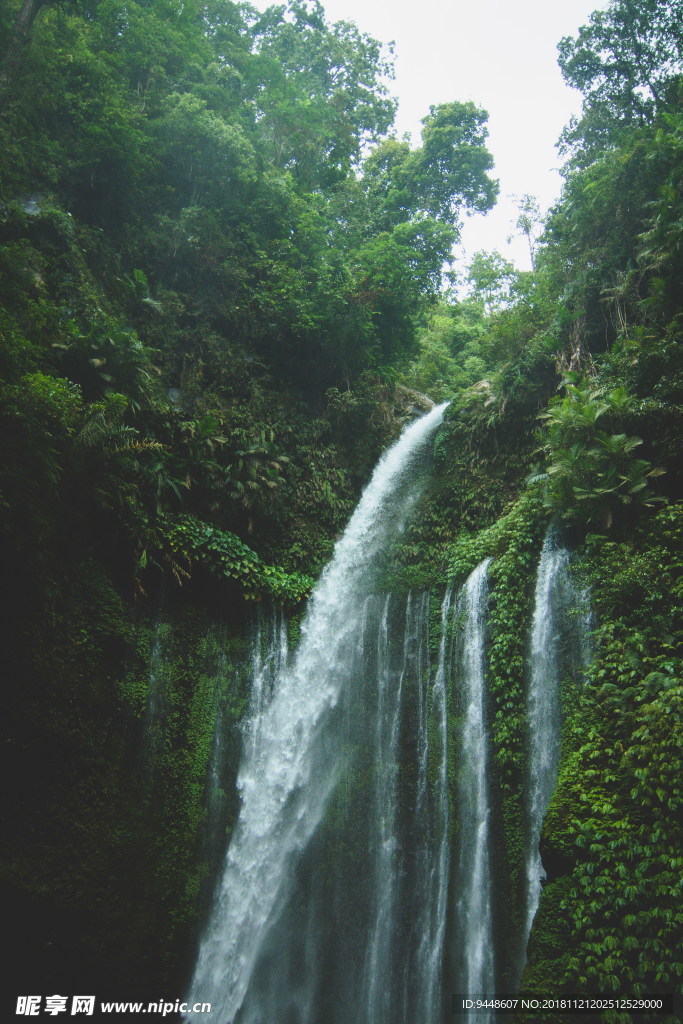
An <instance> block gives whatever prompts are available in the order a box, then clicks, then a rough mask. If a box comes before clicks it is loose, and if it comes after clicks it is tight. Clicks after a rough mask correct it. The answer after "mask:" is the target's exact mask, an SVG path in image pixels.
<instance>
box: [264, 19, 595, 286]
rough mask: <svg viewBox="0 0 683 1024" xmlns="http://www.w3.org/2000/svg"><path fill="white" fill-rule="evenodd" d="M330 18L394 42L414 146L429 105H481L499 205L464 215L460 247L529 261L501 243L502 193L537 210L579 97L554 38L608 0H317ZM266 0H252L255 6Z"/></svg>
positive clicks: (556, 182) (522, 250)
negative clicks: (565, 76) (532, 202)
mask: <svg viewBox="0 0 683 1024" xmlns="http://www.w3.org/2000/svg"><path fill="white" fill-rule="evenodd" d="M322 3H323V6H324V8H325V10H326V12H327V17H328V20H329V21H332V22H334V21H340V20H346V21H355V22H356V24H357V25H358V26H359V28H360V29H361V30H362V31H363V32H367V33H369V34H370V35H372V36H374V37H375V38H376V39H379V40H380V41H382V42H386V43H388V42H391V41H393V42H394V43H395V51H396V79H395V81H394V82H393V83H392V92H393V93H394V95H395V96H397V97H398V100H399V110H398V117H397V123H396V126H397V129H398V133H399V135H400V134H402V133H403V132H409V133H410V134H411V135H412V137H413V141H414V143H415V144H417V143H418V142H419V138H420V134H419V133H420V120H421V119H422V118H423V117H424V116H425V115H426V114H427V113H428V111H429V107H430V105H431V104H437V103H448V102H450V101H452V100H460V101H464V100H473V101H474V102H475V103H476V104H477V105H478V106H481V107H484V108H485V109H486V110H488V113H489V130H490V136H489V148H490V150H491V152H492V153H493V156H494V159H495V162H496V166H495V171H494V174H495V176H496V177H498V178H499V179H500V199H499V203H498V207H497V208H496V209H495V210H494V211H492V212H491V213H489V214H487V215H486V216H485V217H484V216H480V215H477V216H475V217H472V218H468V219H467V221H466V223H465V230H464V232H463V241H464V244H465V250H466V253H467V254H469V255H471V254H472V253H474V252H476V251H477V250H478V249H497V250H498V251H499V252H501V253H503V255H504V256H506V257H507V258H508V259H512V260H514V261H515V262H516V263H517V264H518V265H519V266H520V267H527V266H528V250H527V246H526V241H525V240H524V239H521V238H518V239H516V240H515V241H513V242H512V243H511V244H508V242H507V238H508V236H509V235H510V234H511V233H512V232H513V231H514V222H515V220H516V216H517V215H516V210H515V207H514V203H513V201H512V200H511V199H509V198H508V197H509V196H515V195H516V196H521V195H523V194H524V193H530V194H532V195H534V196H536V197H537V199H538V200H539V203H540V205H541V207H542V209H544V210H545V209H547V208H548V207H549V206H550V205H551V203H552V202H553V200H554V199H556V198H557V196H558V195H559V191H560V186H561V178H560V176H559V174H558V172H557V168H558V165H559V163H560V157H559V156H558V154H557V151H556V150H555V143H556V141H557V139H558V137H559V135H560V132H561V131H562V128H563V127H564V125H565V124H566V123H567V121H568V120H569V118H570V116H571V114H572V113H578V112H579V110H580V107H581V97H580V95H579V94H578V93H577V92H575V91H574V90H572V89H569V88H567V86H566V85H565V84H564V82H563V80H562V75H561V74H560V69H559V68H558V66H557V43H558V42H559V40H560V39H561V38H562V36H565V35H574V34H575V33H576V30H577V29H578V28H579V26H580V25H583V24H585V23H586V21H587V20H588V16H589V14H590V13H591V11H593V10H595V9H596V8H598V7H604V6H606V0H555V2H553V0H411V2H410V3H408V2H407V0H398V2H391V0H322ZM268 5H269V4H268V2H267V0H255V6H257V7H258V8H260V9H263V8H265V7H267V6H268Z"/></svg>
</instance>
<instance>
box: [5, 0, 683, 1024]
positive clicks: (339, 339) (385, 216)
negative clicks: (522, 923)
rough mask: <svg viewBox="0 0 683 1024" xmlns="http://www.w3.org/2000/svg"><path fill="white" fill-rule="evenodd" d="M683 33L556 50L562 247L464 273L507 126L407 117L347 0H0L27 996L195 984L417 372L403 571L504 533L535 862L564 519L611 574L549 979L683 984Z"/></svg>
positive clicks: (429, 568)
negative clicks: (270, 718)
mask: <svg viewBox="0 0 683 1024" xmlns="http://www.w3.org/2000/svg"><path fill="white" fill-rule="evenodd" d="M682 44H683V4H682V3H681V0H669V2H664V0H641V2H640V3H638V4H636V3H634V2H633V0H610V3H609V4H608V5H607V7H606V8H605V10H604V11H601V12H596V13H595V14H593V15H592V16H591V19H590V21H589V23H588V24H587V25H586V26H584V27H583V28H582V29H581V30H580V32H579V33H578V34H577V36H576V37H573V38H566V39H563V40H562V41H561V42H560V44H559V62H560V67H561V69H562V72H563V75H564V76H565V79H566V81H567V82H568V83H569V84H570V85H571V86H573V87H574V88H576V89H578V90H580V91H581V93H582V95H583V98H584V100H583V113H582V115H581V116H580V117H579V118H577V119H576V120H575V121H574V122H573V123H572V124H570V125H569V126H568V127H567V128H566V130H565V132H564V134H563V138H562V140H561V152H562V153H563V156H564V160H565V165H564V188H563V193H562V196H561V198H560V200H559V201H558V202H557V204H556V205H555V207H554V208H553V209H552V210H551V212H550V215H549V216H548V218H547V219H546V221H545V222H544V223H541V222H540V218H539V217H538V216H537V210H536V207H535V204H534V201H533V199H532V198H531V197H526V198H525V200H524V202H523V203H522V206H521V208H520V219H519V224H518V227H519V230H520V231H522V232H524V233H525V234H526V235H527V237H528V239H529V244H530V246H531V251H532V255H533V267H534V269H533V270H532V271H528V272H520V271H517V270H516V269H515V268H514V267H513V266H512V265H510V264H509V263H507V261H506V260H504V259H503V257H501V256H500V254H498V253H485V252H482V253H479V254H477V256H476V257H475V258H474V259H473V261H472V262H471V264H470V266H469V267H468V268H466V269H464V270H463V269H462V268H459V276H458V277H457V279H456V275H455V272H454V271H453V267H452V265H451V263H450V257H451V253H452V250H453V246H454V243H455V242H456V240H457V239H458V235H459V228H460V224H461V219H462V217H463V216H464V215H465V214H466V212H467V211H486V210H488V209H490V208H491V207H492V206H493V204H494V203H495V200H496V196H497V191H498V185H497V183H496V181H495V180H494V179H493V178H492V177H491V175H490V171H491V169H492V165H493V161H492V158H491V156H490V154H489V152H488V150H487V148H486V138H487V129H486V116H487V115H486V113H485V111H483V110H481V109H478V108H477V107H476V106H474V105H473V104H472V103H461V102H458V101H457V100H454V101H453V102H451V103H448V104H443V105H440V106H435V107H432V108H431V109H430V110H429V111H425V118H424V120H423V127H422V134H421V139H420V140H419V142H418V141H416V140H413V141H408V140H405V139H399V138H397V137H396V134H395V133H394V132H393V131H392V124H393V117H394V113H395V103H394V101H393V99H392V97H391V68H392V53H391V49H390V48H389V47H386V46H384V45H382V44H380V43H379V42H377V41H376V40H374V39H371V38H369V37H368V36H366V35H364V34H363V33H361V32H360V31H359V30H358V28H357V27H356V26H355V25H353V24H350V23H344V22H340V23H337V24H331V23H330V22H329V21H328V20H327V18H326V16H325V12H324V10H323V7H322V6H321V4H320V3H318V2H317V0H289V2H288V3H286V4H284V3H283V4H281V5H276V6H272V7H270V8H269V9H268V10H266V11H265V12H263V13H261V12H258V11H257V10H256V9H254V8H252V7H251V6H250V5H249V4H247V3H232V2H230V0H211V2H209V3H203V2H200V0H188V2H183V3H180V2H177V0H127V2H126V3H125V4H121V3H119V2H114V0H8V2H7V3H5V4H4V5H3V6H2V8H1V9H0V132H1V137H2V146H1V147H0V189H1V190H0V303H1V305H0V338H1V347H0V423H1V425H2V444H1V446H0V464H1V467H2V468H1V473H0V549H1V553H0V558H1V562H2V566H3V579H4V593H5V595H6V602H5V611H4V615H3V632H4V639H3V650H4V666H5V680H6V685H5V694H4V698H3V725H2V732H3V741H4V742H3V778H4V779H5V780H6V787H5V788H6V795H5V801H4V811H3V816H4V823H3V830H2V840H1V843H2V858H1V862H2V865H3V872H2V880H1V885H2V892H3V897H4V901H5V905H6V907H7V908H8V914H9V916H10V918H11V920H12V921H13V922H14V925H13V931H14V930H15V929H16V930H15V934H14V936H13V939H14V954H15V957H14V959H15V961H16V962H15V963H14V965H13V970H14V977H15V978H16V979H17V983H19V982H21V984H19V989H20V990H22V991H23V990H24V989H25V990H26V991H28V990H33V989H34V988H36V986H37V987H38V988H42V989H44V990H45V991H47V990H48V989H50V990H51V991H61V990H62V989H64V988H65V987H67V988H69V987H71V988H72V989H73V990H74V991H76V990H78V989H79V986H80V985H83V986H85V990H86V991H90V990H94V989H96V988H98V987H99V990H100V992H101V993H102V994H104V995H105V996H106V995H107V994H109V993H111V994H112V996H113V998H126V997H127V996H132V995H133V993H137V992H140V993H144V994H145V996H149V998H156V997H158V994H159V988H160V986H165V988H166V990H167V991H170V990H173V991H174V992H179V991H180V989H181V987H182V985H181V982H182V984H184V983H185V982H184V978H185V976H186V972H187V966H188V957H189V956H190V955H191V954H190V952H189V951H190V949H191V945H192V938H193V935H194V933H195V931H196V928H197V927H198V925H197V921H198V919H199V915H201V913H202V908H203V906H204V903H205V900H206V884H207V883H206V879H207V877H208V874H209V872H210V870H211V856H210V855H208V854H207V853H206V849H205V848H204V846H203V845H202V844H203V842H204V840H203V839H202V836H203V835H204V834H205V828H206V818H207V811H206V808H205V806H204V803H203V779H204V778H205V776H206V771H207V765H208V763H209V759H210V756H211V751H210V749H209V748H210V741H209V739H208V738H207V737H209V736H210V731H211V727H212V723H213V721H214V719H215V716H216V714H217V709H220V714H221V715H222V716H223V719H222V720H223V721H224V722H225V723H226V735H227V736H228V737H229V743H228V746H230V749H231V750H232V751H233V760H235V759H236V757H237V754H236V753H235V752H236V751H237V749H238V747H239V734H238V722H239V718H240V715H241V713H242V711H243V709H244V703H245V699H246V691H245V687H246V680H245V678H244V658H245V647H246V641H245V636H246V634H247V632H248V629H247V624H248V622H249V607H250V606H249V604H248V603H247V602H253V601H254V600H261V599H271V598H272V599H274V600H276V601H277V602H280V603H283V604H284V605H285V606H286V607H288V608H289V609H290V611H293V613H294V620H293V621H294V622H295V620H296V615H297V614H298V612H297V609H299V608H300V607H301V602H302V599H303V598H305V595H306V594H307V592H308V591H309V590H310V587H311V585H312V581H313V579H314V578H315V576H316V575H317V573H318V572H319V570H320V568H321V567H322V565H323V564H324V563H325V561H326V560H327V558H328V557H329V554H330V551H331V549H332V545H333V542H334V539H335V537H336V536H338V534H339V532H340V531H341V529H342V528H343V526H344V524H345V522H346V520H347V519H348V516H349V514H350V512H351V511H352V509H353V507H354V504H355V501H356V499H357V497H358V494H359V493H360V489H361V488H362V486H363V484H364V483H365V482H366V481H367V479H368V476H369V473H370V471H371V469H372V466H373V465H374V463H375V461H376V458H377V456H378V454H379V452H380V451H381V450H382V448H383V447H384V446H385V445H386V444H387V443H388V442H389V441H390V440H391V439H392V438H393V437H395V436H396V434H397V432H398V431H399V429H400V427H401V425H402V424H403V423H404V422H405V421H406V420H407V419H408V418H410V417H411V416H413V415H415V414H416V412H417V411H419V410H421V409H424V408H428V407H429V404H430V403H429V401H428V399H426V398H425V396H428V397H429V399H432V400H433V401H443V400H449V401H450V403H451V404H450V406H449V408H448V410H447V413H446V418H445V422H444V425H443V427H442V428H441V430H440V431H439V433H438V435H437V437H436V440H435V445H434V479H433V483H432V486H431V488H430V490H429V493H428V494H427V495H426V497H425V499H424V500H423V501H422V503H421V505H420V507H419V510H418V513H417V515H416V516H415V518H414V521H413V522H412V525H411V526H410V527H409V528H408V530H407V532H406V534H405V536H404V539H403V542H402V544H401V546H400V548H399V549H398V550H396V551H394V552H392V558H391V560H390V563H389V564H387V567H386V574H387V582H388V584H390V585H392V586H395V587H404V586H409V585H410V586H431V587H434V588H438V587H441V588H443V586H444V585H445V583H446V581H447V580H459V579H461V578H464V576H465V575H466V573H467V572H468V571H469V570H470V569H471V568H472V567H473V566H474V564H476V562H477V561H478V560H479V559H480V558H482V557H484V556H486V555H489V554H491V555H494V556H496V559H497V561H496V563H494V568H493V571H492V577H493V591H492V601H493V616H494V626H493V642H492V654H491V664H490V666H489V671H490V675H491V679H492V688H493V693H494V698H495V707H494V711H493V714H494V730H493V733H494V739H493V743H494V747H495V751H494V753H495V764H496V772H497V773H498V774H497V778H498V782H499V789H500V793H501V797H500V799H501V820H502V821H503V823H504V828H503V831H502V832H501V835H500V836H499V843H500V847H501V850H502V853H501V858H502V861H505V860H506V858H507V862H509V863H510V864H513V862H514V850H515V846H516V844H517V843H518V833H519V829H520V827H521V825H520V815H521V810H520V806H519V785H520V778H521V773H522V772H523V770H524V760H525V752H524V738H523V735H522V729H521V724H520V714H521V711H520V699H521V698H520V694H521V691H522V688H523V686H524V644H525V642H526V641H525V636H526V629H527V625H526V624H527V623H528V612H529V605H530V601H531V595H532V590H533V569H534V564H535V559H536V558H537V556H538V550H539V546H540V543H541V540H542V536H543V532H544V530H545V527H546V524H547V523H548V522H549V521H550V520H551V519H552V518H553V517H556V518H559V519H560V520H561V521H562V523H563V524H564V528H565V530H566V534H567V536H568V537H569V539H570V541H571V543H572V545H573V546H574V547H575V548H576V558H575V565H576V567H577V568H576V572H577V575H579V576H580V578H581V582H582V585H584V586H585V587H587V588H589V589H590V593H591V595H592V602H593V608H594V636H593V642H592V651H593V654H592V661H591V665H590V668H589V671H588V674H587V679H586V680H585V682H584V683H583V684H582V685H579V684H578V683H577V682H576V681H575V680H574V681H571V682H570V683H568V685H567V688H566V693H565V709H564V710H565V726H564V743H563V758H562V766H561V775H560V784H559V787H558V791H557V793H556V796H555V799H554V801H553V803H552V805H551V808H550V812H549V815H548V820H547V823H546V828H545V832H544V837H543V849H544V862H545V864H546V866H547V870H548V879H547V883H546V886H545V889H544V894H543V899H542V902H541V906H540V910H539V915H538V919H537V923H536V925H535V927H534V931H533V933H532V937H531V943H530V948H529V959H528V962H527V966H526V972H525V975H524V983H525V984H528V985H529V987H532V988H535V989H536V990H539V989H541V988H542V987H543V986H547V987H549V990H550V991H551V992H552V993H553V994H557V993H558V991H567V992H573V991H577V992H578V991H580V992H584V991H595V992H602V993H604V992H606V991H618V992H621V993H634V994H638V993H641V992H643V993H644V992H659V991H662V992H671V991H680V989H681V984H682V983H683V964H682V963H681V959H682V958H681V952H680V950H681V948H682V943H681V940H682V939H683V928H682V927H681V925H682V923H683V915H682V911H681V907H682V906H683V898H682V897H683V891H682V890H683V870H682V869H683V857H682V855H681V850H683V835H682V829H683V806H682V796H683V795H682V783H681V758H680V754H681V736H683V685H682V683H681V675H680V673H681V655H680V651H681V648H682V644H681V641H682V639H683V637H682V626H681V618H680V615H681V612H680V607H681V596H682V592H681V575H680V570H681V565H682V561H683V553H682V540H683V538H682V536H681V531H682V529H683V514H682V512H681V509H682V505H681V501H682V498H683V495H682V493H681V489H682V488H681V484H682V480H681V435H680V421H681V388H682V384H683V365H682V360H681V351H682V347H683V346H682V344H681V342H682V334H683V313H682V310H681V281H682V280H683V180H682V176H683V159H682V158H683V77H682V71H683V64H682V59H683V54H682ZM456 283H457V287H455V286H456ZM293 628H295V627H294V626H293ZM162 641H163V649H164V651H165V654H164V657H163V659H161V662H162V663H163V664H161V667H160V661H159V649H160V648H159V644H160V643H161V642H162ZM155 659H156V660H155ZM162 676H163V678H164V679H165V680H166V683H165V690H164V692H165V697H164V702H165V703H164V709H163V713H162V712H160V713H159V715H157V718H156V719H155V723H156V724H155V725H154V728H153V729H152V728H151V727H150V726H149V710H150V708H151V707H152V704H153V702H154V692H153V690H154V688H153V685H152V680H154V679H158V678H160V677H162ZM235 802H236V798H235V797H234V794H230V793H226V794H225V806H224V807H223V809H222V810H221V815H223V817H222V818H221V822H222V825H221V827H222V829H223V834H225V830H226V828H227V829H228V830H229V828H230V823H231V822H232V820H234V814H235ZM510 871H511V872H512V874H508V877H507V882H511V883H512V884H513V885H514V881H515V879H514V877H513V874H514V872H513V869H512V868H510ZM501 885H502V883H501ZM502 898H504V896H503V897H502ZM509 912H510V914H511V915H512V916H513V917H514V914H515V913H517V909H516V908H515V907H514V906H511V909H510V911H509ZM510 971H511V976H512V973H514V972H513V966H511V967H510ZM36 979H39V980H40V984H38V982H37V981H36ZM51 986H55V987H54V988H51ZM36 990H37V989H36ZM11 1012H12V1013H13V1012H14V1007H13V1006H12V1010H11ZM553 1019H558V1020H559V1018H553ZM630 1019H631V1018H630V1017H629V1016H628V1015H621V1016H620V1017H618V1018H617V1017H615V1016H612V1017H610V1016H609V1015H606V1017H605V1020H606V1021H615V1022H616V1021H617V1020H618V1021H619V1022H621V1021H623V1022H624V1024H625V1022H626V1021H628V1020H630Z"/></svg>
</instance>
